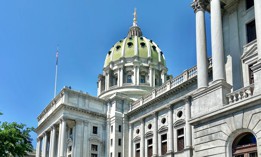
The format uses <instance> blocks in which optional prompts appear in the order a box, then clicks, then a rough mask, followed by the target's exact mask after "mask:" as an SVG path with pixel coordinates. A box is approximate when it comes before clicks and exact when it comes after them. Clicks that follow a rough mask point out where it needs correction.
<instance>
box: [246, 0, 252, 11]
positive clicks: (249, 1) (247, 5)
mask: <svg viewBox="0 0 261 157" xmlns="http://www.w3.org/2000/svg"><path fill="white" fill-rule="evenodd" d="M253 6H254V0H246V10H247V9H249V8H251V7H253Z"/></svg>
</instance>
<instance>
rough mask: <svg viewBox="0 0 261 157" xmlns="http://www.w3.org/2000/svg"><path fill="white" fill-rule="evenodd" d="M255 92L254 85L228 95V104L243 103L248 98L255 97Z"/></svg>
mask: <svg viewBox="0 0 261 157" xmlns="http://www.w3.org/2000/svg"><path fill="white" fill-rule="evenodd" d="M253 92H254V84H251V85H250V86H247V87H244V88H241V89H239V90H236V91H234V92H233V93H229V94H227V102H228V104H233V103H236V102H239V101H242V100H244V99H246V98H249V97H251V96H253Z"/></svg>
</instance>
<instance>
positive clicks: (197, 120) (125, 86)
mask: <svg viewBox="0 0 261 157" xmlns="http://www.w3.org/2000/svg"><path fill="white" fill-rule="evenodd" d="M191 7H192V9H193V10H194V12H195V22H196V28H195V29H196V52H195V53H196V56H197V65H195V66H194V67H192V68H190V69H187V70H185V71H184V72H183V73H181V74H180V75H178V76H175V77H172V76H171V75H170V74H168V68H167V67H166V60H165V57H164V53H163V52H162V51H161V49H160V48H159V46H158V45H157V43H156V42H154V40H151V39H149V38H147V36H149V34H148V35H145V34H143V33H142V29H141V28H140V27H139V26H138V23H137V15H136V11H135V12H134V19H133V24H132V26H131V27H130V28H129V31H128V32H127V31H126V34H127V36H126V37H125V38H124V39H122V40H119V41H118V42H116V43H115V44H114V46H113V47H112V48H110V49H109V48H108V52H104V58H105V61H104V66H103V69H101V74H100V75H99V76H98V79H97V82H98V83H97V84H98V88H97V97H96V96H91V95H89V94H87V93H84V92H81V91H75V90H73V89H71V88H70V87H64V88H63V89H62V90H61V91H60V92H59V94H58V95H57V96H56V97H55V98H54V99H53V100H51V102H50V103H49V104H47V106H46V107H45V109H44V110H43V111H42V112H41V113H40V115H39V116H38V117H37V119H38V127H37V128H36V133H37V136H38V137H37V149H36V157H258V156H259V157H261V51H260V49H261V0H194V1H193V2H192V3H191ZM207 13H209V14H210V15H211V16H210V21H211V49H212V57H211V58H207V48H206V25H205V18H206V17H205V14H207ZM155 41H157V39H155ZM166 53H168V52H166Z"/></svg>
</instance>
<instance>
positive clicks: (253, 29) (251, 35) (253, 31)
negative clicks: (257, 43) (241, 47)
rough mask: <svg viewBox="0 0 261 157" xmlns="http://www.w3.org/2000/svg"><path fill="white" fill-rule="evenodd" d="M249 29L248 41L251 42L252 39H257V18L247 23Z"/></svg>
mask: <svg viewBox="0 0 261 157" xmlns="http://www.w3.org/2000/svg"><path fill="white" fill-rule="evenodd" d="M246 29H247V43H250V42H251V41H253V40H255V39H256V23H255V20H253V21H251V22H249V23H248V24H247V25H246Z"/></svg>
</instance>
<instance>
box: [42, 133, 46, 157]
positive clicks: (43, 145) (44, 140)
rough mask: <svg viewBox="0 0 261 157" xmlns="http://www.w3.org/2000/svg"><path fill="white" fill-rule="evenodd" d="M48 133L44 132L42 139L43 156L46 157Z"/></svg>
mask: <svg viewBox="0 0 261 157" xmlns="http://www.w3.org/2000/svg"><path fill="white" fill-rule="evenodd" d="M46 145H47V134H46V133H44V135H43V141H42V157H46Z"/></svg>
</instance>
